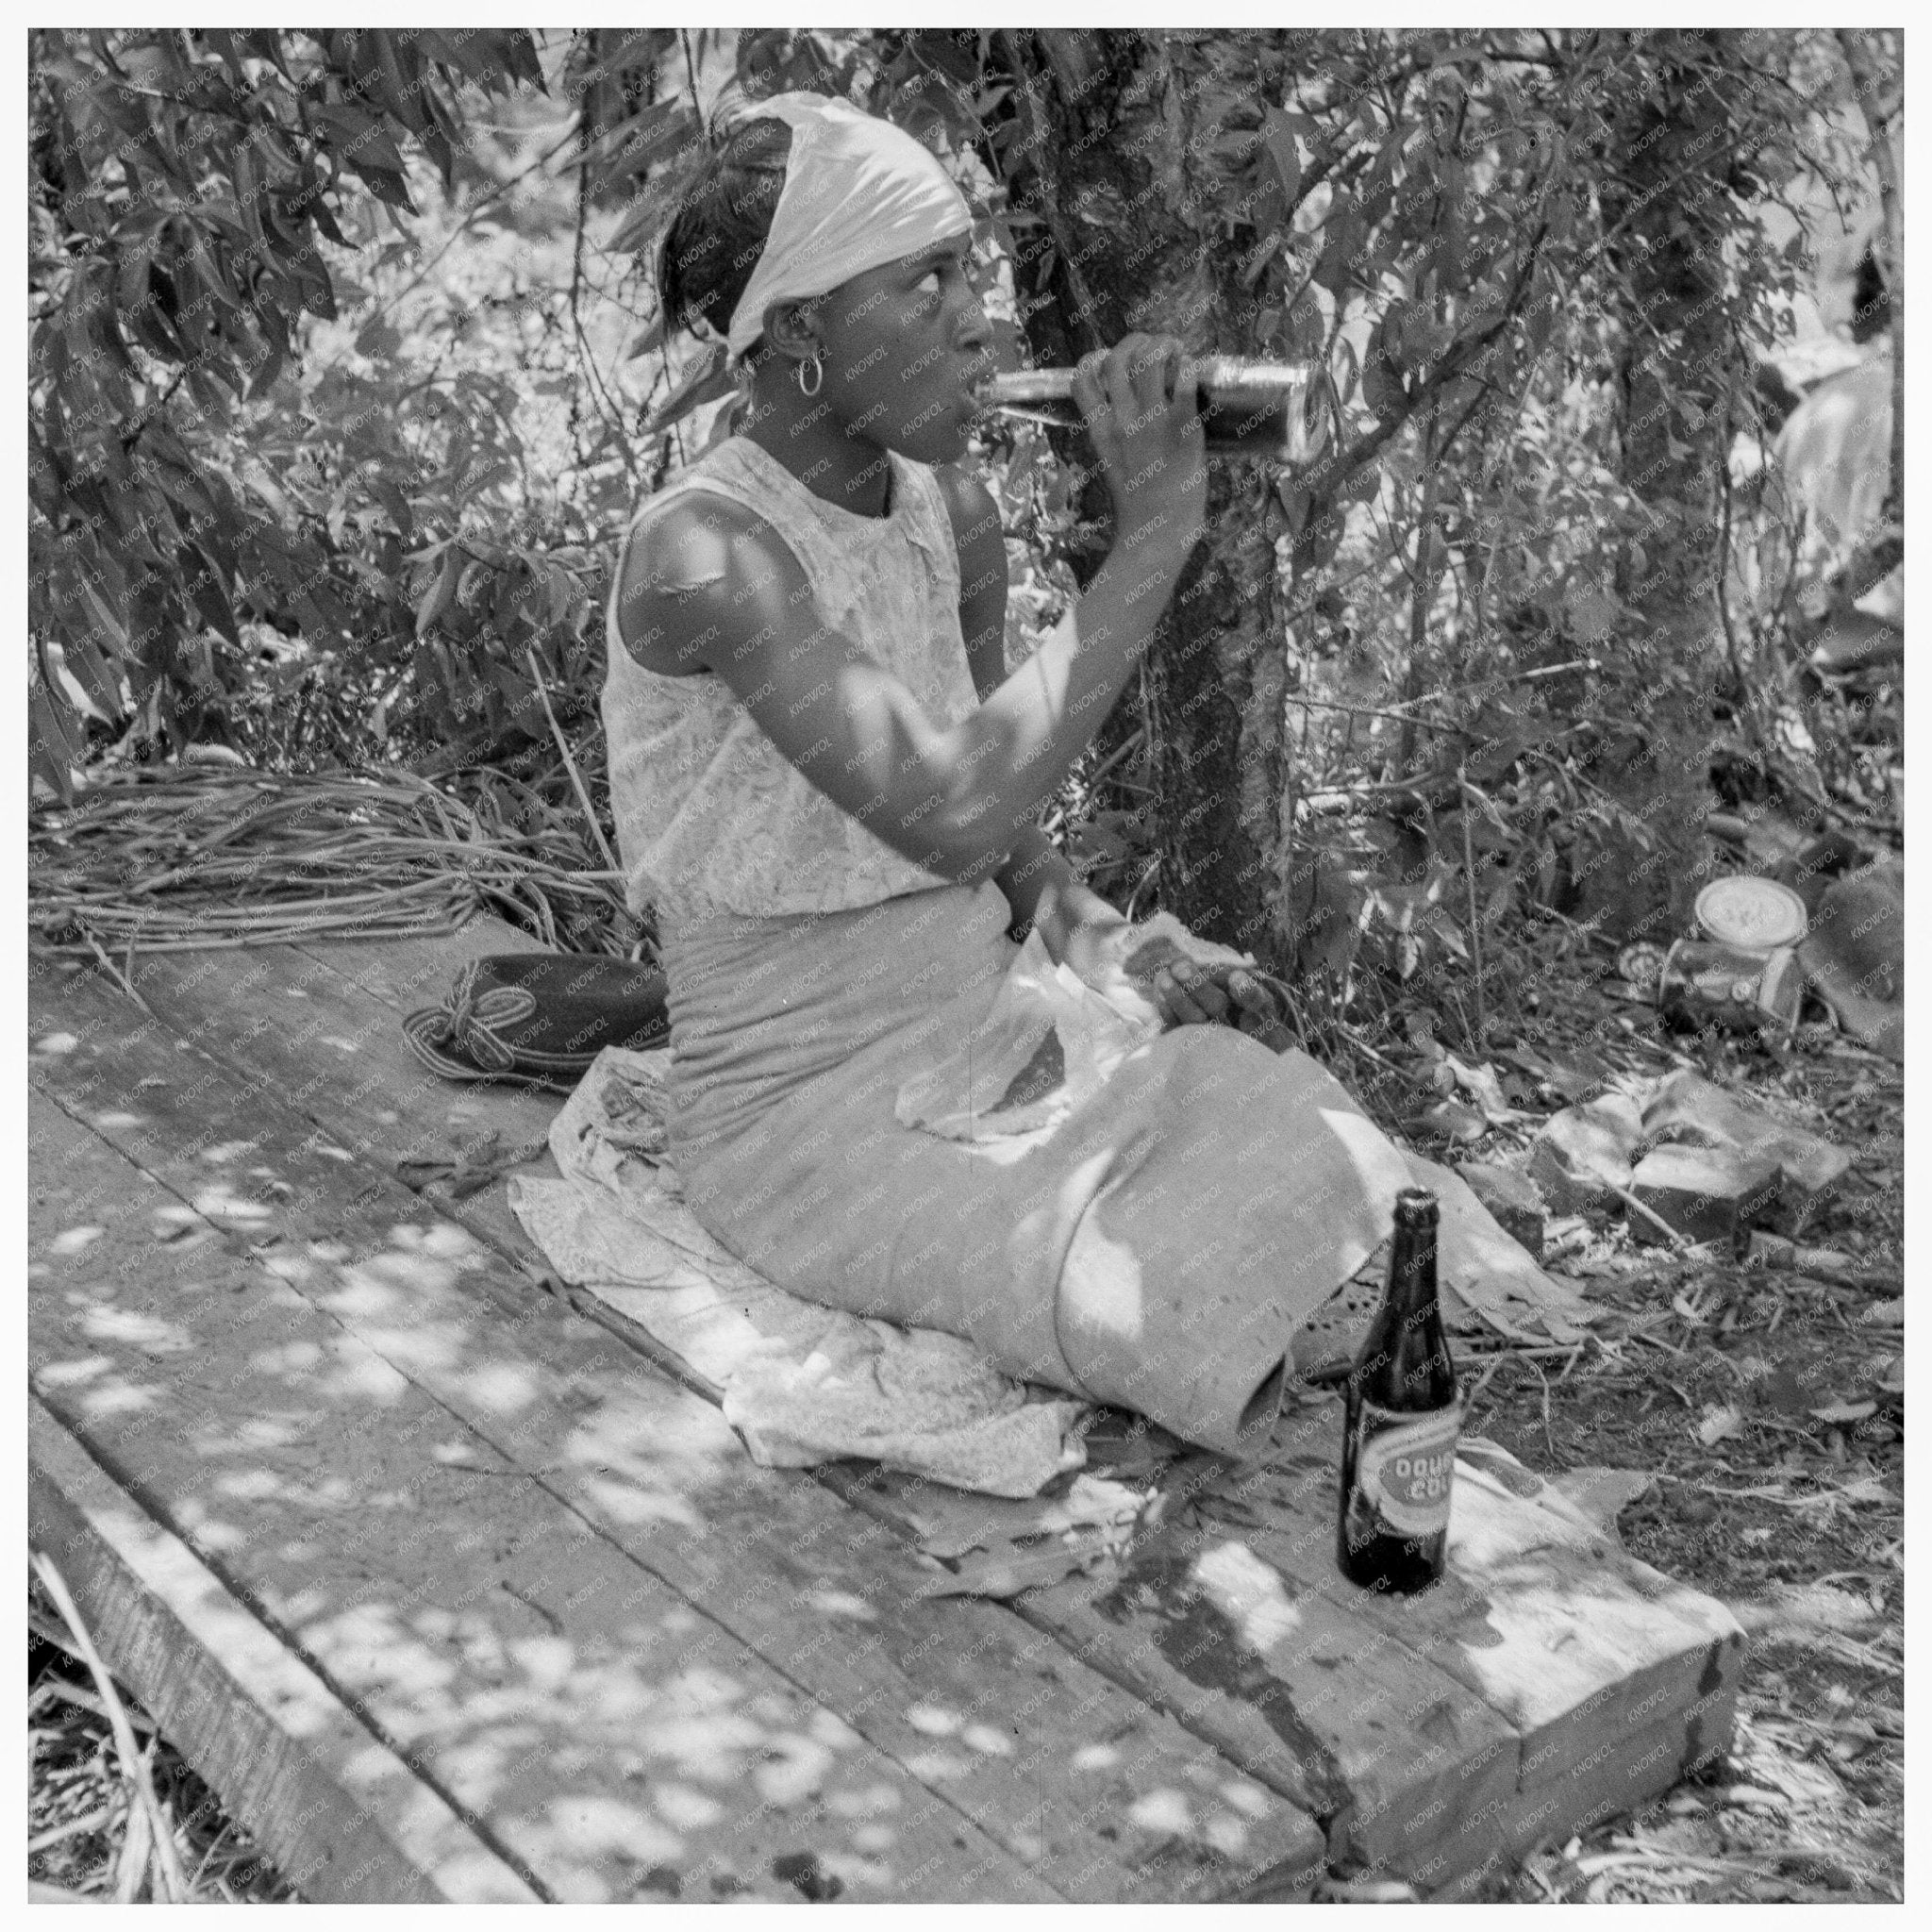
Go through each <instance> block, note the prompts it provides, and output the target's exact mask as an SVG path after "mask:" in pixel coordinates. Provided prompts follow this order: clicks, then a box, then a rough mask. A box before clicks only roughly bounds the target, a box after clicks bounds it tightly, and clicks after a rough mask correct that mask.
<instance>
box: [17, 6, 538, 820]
mask: <svg viewBox="0 0 1932 1932" xmlns="http://www.w3.org/2000/svg"><path fill="white" fill-rule="evenodd" d="M29 56H30V75H29V78H30V87H31V92H32V139H31V142H30V161H31V170H30V201H29V208H30V223H31V230H30V235H31V255H30V266H29V299H30V309H31V314H32V328H31V334H30V338H29V352H28V358H29V359H28V380H29V419H30V420H29V443H28V474H29V504H30V512H29V537H28V562H29V587H28V623H29V628H30V631H31V633H32V636H33V639H34V643H35V647H36V665H35V675H36V680H37V681H36V684H35V688H34V699H33V704H34V712H35V723H36V725H37V726H38V727H39V729H38V730H37V734H36V738H35V741H34V769H35V771H36V773H37V774H39V775H40V776H42V778H43V779H45V780H46V781H47V782H48V783H49V784H50V785H51V786H52V787H53V788H54V790H55V791H58V793H60V794H61V795H62V796H63V797H64V796H66V795H67V794H68V791H69V789H70V776H69V767H70V766H71V765H73V764H75V763H78V762H80V759H79V758H77V757H76V756H75V752H76V751H77V749H78V745H79V741H80V739H81V737H82V726H81V724H80V717H79V708H78V706H77V705H76V702H75V696H74V694H73V693H72V692H71V691H70V688H69V686H68V684H67V682H66V679H65V678H63V677H62V676H60V675H57V673H58V672H63V671H64V673H65V674H66V676H67V677H71V678H72V679H73V680H74V684H75V687H76V688H77V692H78V694H79V700H80V703H82V704H84V705H85V707H86V708H88V709H89V710H90V711H91V712H92V714H93V715H94V716H96V717H97V718H100V719H101V720H103V721H105V722H109V723H112V722H116V721H119V720H122V719H124V718H125V716H126V715H127V714H128V713H129V712H130V711H131V712H133V713H134V714H136V715H137V716H138V717H139V718H141V719H142V720H143V721H144V722H145V724H146V726H147V729H148V730H149V732H150V733H152V734H155V735H159V734H161V733H165V735H166V738H167V740H168V741H171V742H172V743H174V744H175V745H176V746H180V745H184V744H186V743H188V742H190V741H192V740H193V739H194V738H195V737H196V736H197V735H198V734H199V732H200V730H201V727H202V725H203V724H204V723H205V721H207V720H208V717H209V716H210V714H211V713H213V712H215V711H216V710H218V709H219V708H220V705H221V700H222V697H223V695H224V682H223V678H222V675H221V668H220V664H219V663H218V660H217V656H216V650H215V646H214V643H213V640H215V639H221V640H224V641H225V642H226V644H227V646H228V647H229V648H230V650H231V651H234V652H237V653H239V652H240V651H241V650H242V623H243V621H244V619H245V618H246V617H247V616H249V615H251V614H262V615H266V614H270V613H272V612H274V611H275V610H277V609H281V608H292V609H293V610H294V611H295V612H296V613H297V614H298V615H299V616H300V617H301V619H302V620H303V621H304V622H305V624H307V625H312V626H313V627H314V630H315V632H316V633H317V635H318V636H325V635H327V634H328V633H329V632H330V631H331V630H333V631H335V632H337V633H341V634H349V633H351V632H353V631H354V630H355V629H356V627H357V626H358V624H359V623H360V621H361V619H362V617H363V616H364V615H365V611H364V608H363V601H364V600H363V598H362V595H361V590H360V587H358V583H357V581H356V576H357V574H356V572H355V571H354V569H353V568H352V567H351V562H352V560H351V559H349V558H345V556H344V555H343V552H342V543H343V537H344V533H345V527H346V526H345V524H344V522H343V520H342V519H343V514H344V507H343V506H340V505H338V506H336V507H335V508H336V515H335V519H334V527H333V528H328V527H327V525H328V523H329V520H328V519H326V518H325V530H326V541H325V539H324V536H323V534H322V533H318V532H315V531H312V530H300V529H291V527H290V526H289V520H288V516H287V510H288V502H287V498H286V494H285V493H284V492H282V491H279V490H278V488H277V486H276V482H275V475H274V473H273V472H272V471H270V472H267V473H266V475H264V476H260V477H257V478H255V479H253V480H249V479H246V478H242V479H238V478H237V477H236V476H235V475H234V474H233V468H232V465H231V464H230V463H228V462H225V461H224V460H223V458H225V457H227V456H228V455H229V454H230V452H229V450H228V449H227V448H226V447H225V443H226V439H227V433H228V432H229V431H230V430H231V428H232V426H233V425H234V422H235V419H236V416H237V414H238V411H241V410H243V409H245V408H246V406H247V404H248V403H250V402H252V401H255V400H257V399H260V398H265V397H266V396H267V395H268V394H269V392H270V391H272V390H273V389H274V388H275V384H276V382H277V380H278V378H280V377H281V376H282V375H283V374H284V372H285V370H286V368H287V366H288V362H289V358H291V355H293V354H294V353H295V351H296V348H297V326H298V320H299V318H300V317H302V316H303V315H305V314H307V315H311V316H317V317H323V318H331V317H333V316H334V315H335V314H336V312H337V293H338V289H339V287H340V286H341V276H340V275H332V273H331V270H330V266H329V263H328V261H327V258H325V254H324V252H323V245H322V244H323V243H324V242H333V243H335V244H336V245H338V246H340V247H347V246H349V245H350V242H349V237H348V235H347V234H345V232H344V229H343V227H342V225H341V222H342V217H343V216H344V215H345V213H346V211H347V210H348V209H349V208H351V207H353V206H358V205H359V204H360V203H361V201H362V199H363V197H364V196H365V195H367V196H371V197H374V198H375V201H376V202H377V203H379V204H380V205H382V206H385V207H387V208H391V209H402V210H405V211H410V210H413V208H414V201H413V199H412V195H411V191H410V187H409V181H408V164H407V162H406V159H405V156H404V152H403V147H402V145H401V143H403V142H408V144H410V145H411V146H413V147H416V148H418V149H420V150H421V152H423V153H424V154H425V155H426V156H427V157H428V158H429V160H430V162H431V163H432V164H433V166H434V168H435V169H436V171H437V173H438V174H439V175H440V176H441V179H442V181H443V183H444V185H445V187H447V186H448V185H449V184H450V182H451V181H452V179H453V178H454V175H455V172H456V169H457V165H458V146H459V144H460V137H461V121H462V109H461V105H460V99H459V91H460V90H461V88H462V87H463V86H465V85H466V84H474V85H475V86H479V87H481V88H482V89H484V90H485V91H486V92H508V91H509V90H510V89H511V88H512V87H513V86H515V85H517V84H520V83H521V84H535V85H537V86H540V87H541V84H542V76H541V70H540V69H539V67H538V64H537V59H536V54H535V49H534V46H533V44H532V43H531V42H530V40H529V37H528V36H527V35H525V34H522V33H517V32H508V31H498V30H494V29H490V30H483V31H479V32H475V33H455V32H447V33H446V32H439V31H435V30H426V29H425V30H423V31H421V32H393V33H391V32H377V31H354V30H343V31H333V30H332V31H327V32H319V33H316V34H312V35H309V36H307V37H306V38H301V37H297V36H296V35H293V34H291V33H284V32H280V31H276V30H272V29H248V30H238V31H227V30H219V29H209V30H207V31H199V32H194V33H189V32H182V31H177V30H158V29H139V30H129V31H100V30H93V31H89V32H84V33H81V32H66V31H61V30H57V29H51V28H49V29H38V30H36V31H35V32H34V33H33V34H32V35H31V37H30V41H29ZM177 391H185V392H186V396H187V398H188V399H189V401H190V402H192V405H193V414H192V418H186V417H184V415H183V412H182V411H181V410H179V409H177V408H171V404H172V403H173V400H174V398H175V394H176V392H177ZM379 426H380V425H379V424H376V423H372V424H371V425H367V426H366V427H365V430H364V436H363V441H364V442H365V443H373V442H375V441H379V437H378V435H377V430H378V428H379ZM365 454H369V455H370V458H371V460H372V461H375V462H376V463H378V464H379V463H381V462H382V461H384V460H389V461H391V462H392V461H393V458H394V456H395V452H394V451H381V452H375V453H369V452H365ZM376 480H380V481H381V482H383V483H385V484H386V485H387V486H388V488H389V490H390V491H391V494H392V495H393V497H394V498H395V501H396V504H397V505H398V506H399V508H397V509H396V510H395V512H394V515H395V520H396V522H397V523H399V524H406V523H407V522H408V519H407V516H406V515H404V514H403V512H402V509H401V508H400V506H401V504H402V497H403V491H405V490H406V489H407V487H408V485H407V483H406V482H404V481H403V480H402V479H401V478H400V477H399V476H397V475H389V476H387V477H382V478H379V479H376ZM372 487H373V485H372ZM278 499H279V501H278ZM392 534H393V535H395V537H396V539H397V541H402V539H403V536H404V535H405V534H406V533H405V532H403V531H400V530H398V531H395V532H392ZM57 651H58V665H57V663H56V661H55V658H54V653H55V652H57Z"/></svg>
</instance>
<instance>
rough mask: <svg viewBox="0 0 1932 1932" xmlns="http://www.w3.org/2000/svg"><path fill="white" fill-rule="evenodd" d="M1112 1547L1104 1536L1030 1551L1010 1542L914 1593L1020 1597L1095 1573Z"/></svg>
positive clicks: (1058, 1542)
mask: <svg viewBox="0 0 1932 1932" xmlns="http://www.w3.org/2000/svg"><path fill="white" fill-rule="evenodd" d="M1110 1548H1111V1544H1110V1542H1109V1541H1108V1539H1107V1538H1106V1537H1104V1536H1101V1535H1093V1536H1089V1537H1082V1538H1079V1539H1078V1540H1076V1541H1061V1540H1060V1539H1058V1538H1054V1539H1052V1540H1050V1541H1047V1542H1044V1543H1042V1544H1041V1545H1040V1546H1039V1547H1038V1548H1036V1549H1027V1550H1022V1549H1019V1548H1017V1547H1015V1546H1014V1545H1012V1544H1010V1543H1008V1545H1007V1546H1006V1547H1005V1548H1004V1549H1000V1550H990V1551H988V1553H987V1554H986V1555H985V1556H983V1557H975V1558H974V1560H972V1561H970V1562H967V1563H963V1564H961V1565H960V1567H959V1568H958V1570H957V1571H956V1572H954V1573H953V1574H951V1575H948V1576H937V1577H935V1578H934V1579H933V1580H932V1582H931V1583H929V1584H924V1585H922V1586H920V1587H919V1588H918V1589H917V1590H916V1591H914V1592H913V1593H914V1595H915V1596H920V1597H939V1596H990V1597H1009V1596H1018V1595H1019V1594H1020V1592H1021V1591H1023V1590H1038V1589H1040V1588H1041V1587H1042V1586H1043V1585H1046V1584H1051V1583H1058V1582H1059V1581H1060V1579H1061V1578H1062V1577H1064V1576H1071V1575H1073V1574H1074V1573H1075V1572H1076V1571H1085V1570H1091V1568H1092V1567H1093V1566H1094V1565H1095V1564H1096V1563H1098V1562H1100V1561H1101V1560H1102V1559H1103V1558H1105V1557H1106V1556H1107V1555H1108V1551H1109V1549H1110Z"/></svg>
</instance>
